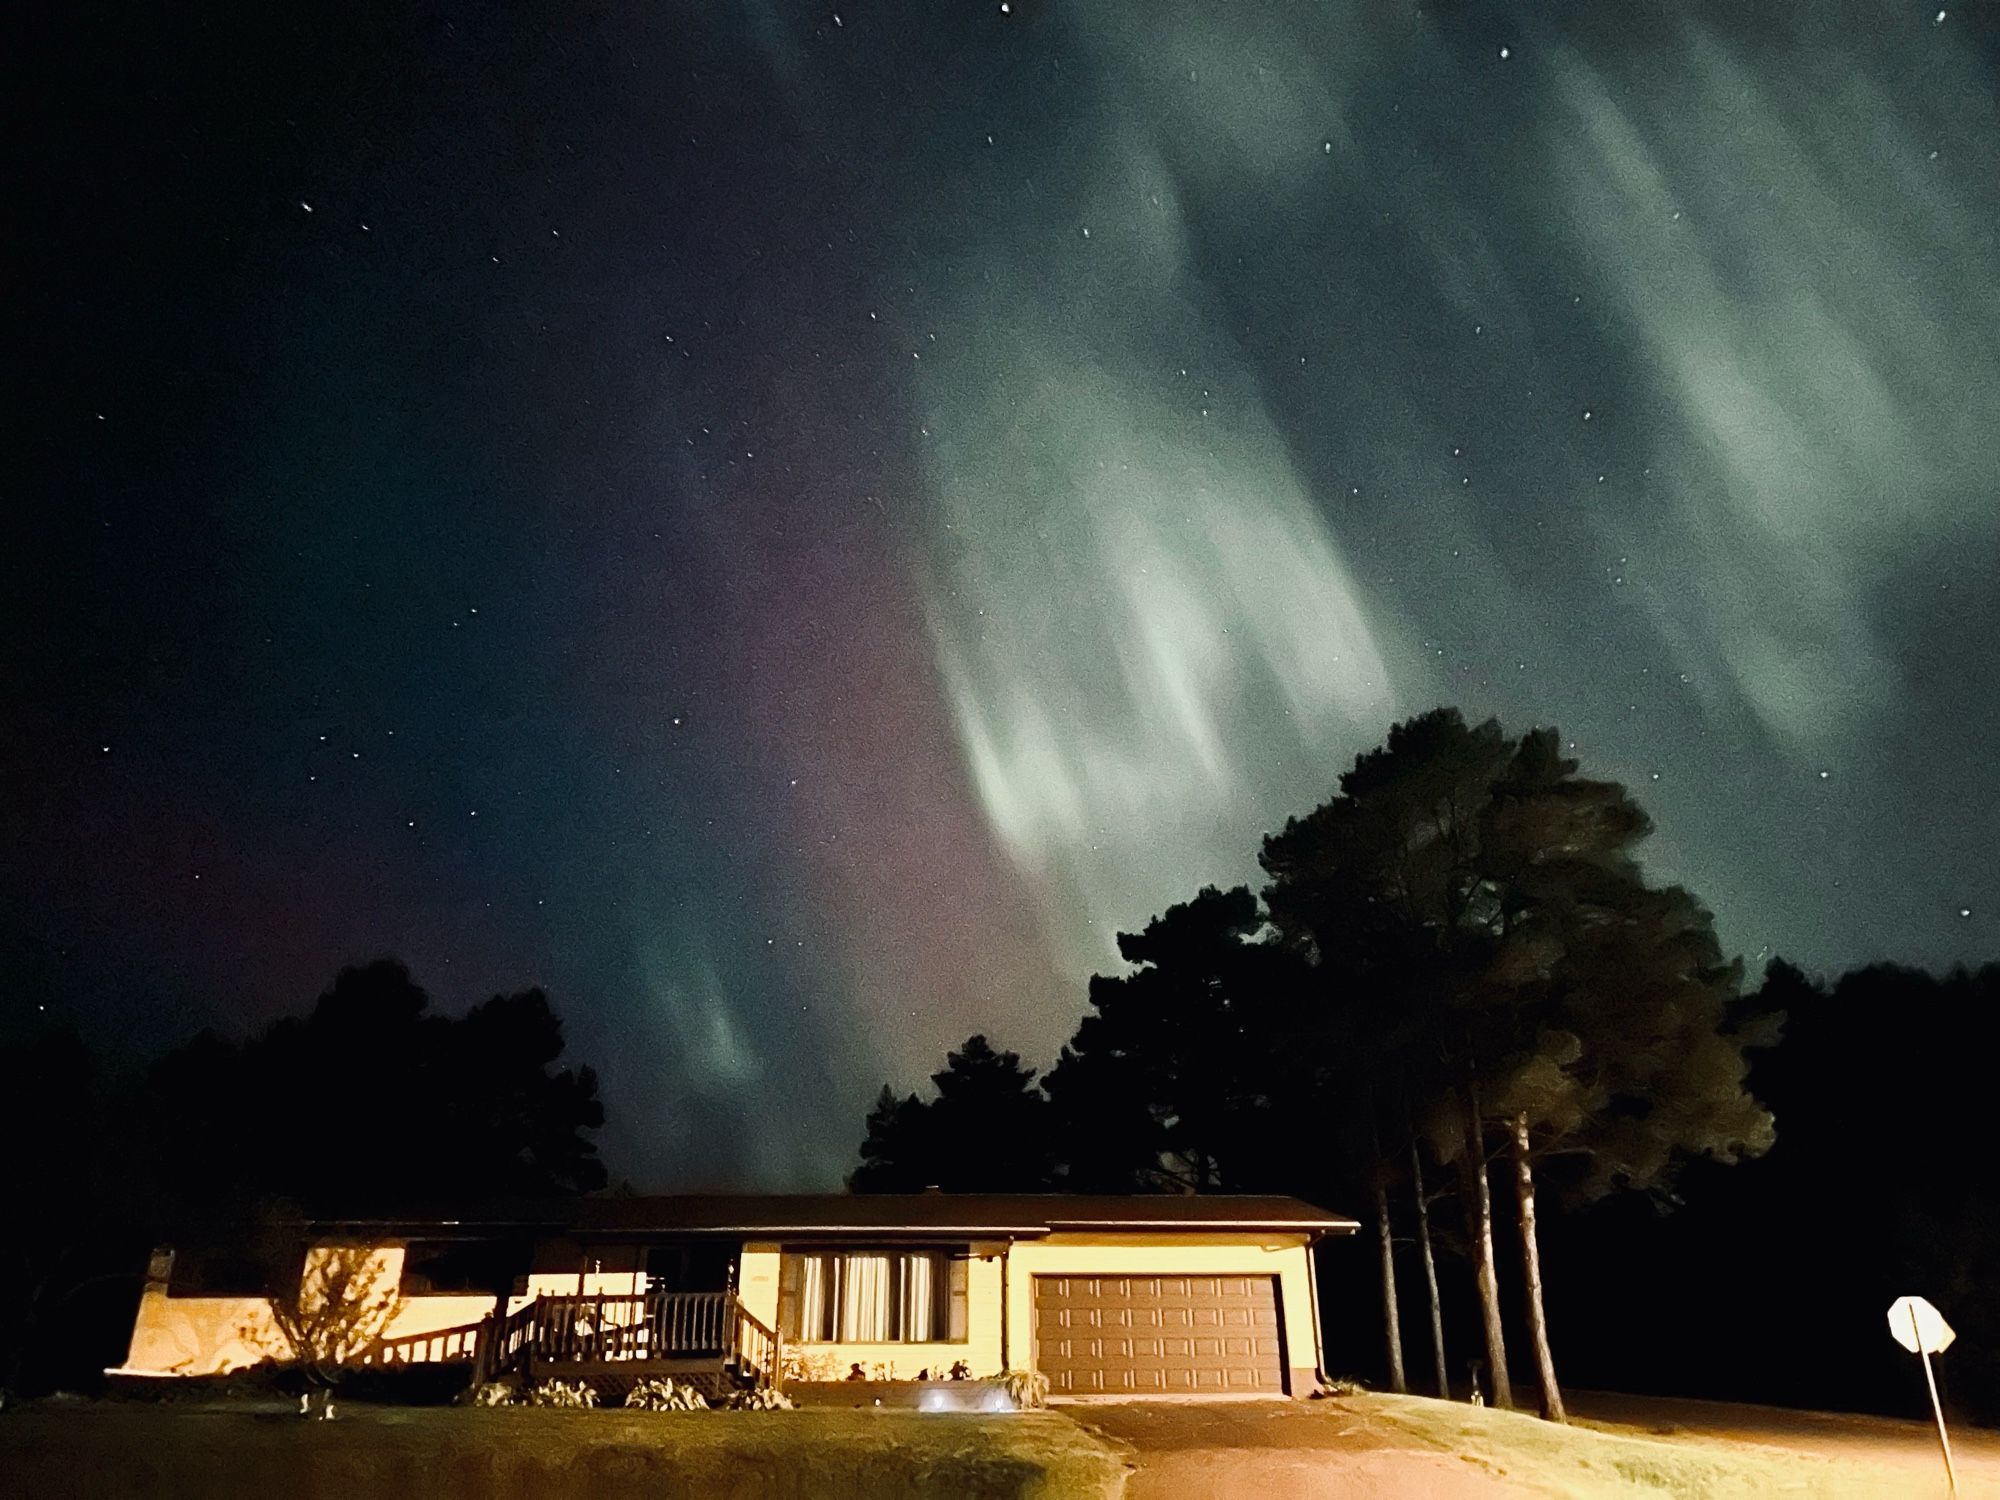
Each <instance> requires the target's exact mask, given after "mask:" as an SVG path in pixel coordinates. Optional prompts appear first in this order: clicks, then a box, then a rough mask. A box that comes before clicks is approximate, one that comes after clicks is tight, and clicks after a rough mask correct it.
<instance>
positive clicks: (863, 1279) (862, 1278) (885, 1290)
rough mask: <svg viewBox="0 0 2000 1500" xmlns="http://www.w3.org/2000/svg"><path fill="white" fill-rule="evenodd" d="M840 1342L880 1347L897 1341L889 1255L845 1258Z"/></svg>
mask: <svg viewBox="0 0 2000 1500" xmlns="http://www.w3.org/2000/svg"><path fill="white" fill-rule="evenodd" d="M837 1259H838V1261H839V1263H840V1340H841V1342H842V1343H844V1344H880V1343H885V1342H887V1341H888V1340H890V1339H893V1338H894V1337H896V1333H895V1327H896V1292H895V1287H896V1278H895V1275H894V1268H893V1266H892V1264H891V1261H890V1257H888V1256H886V1255H842V1256H839V1257H837Z"/></svg>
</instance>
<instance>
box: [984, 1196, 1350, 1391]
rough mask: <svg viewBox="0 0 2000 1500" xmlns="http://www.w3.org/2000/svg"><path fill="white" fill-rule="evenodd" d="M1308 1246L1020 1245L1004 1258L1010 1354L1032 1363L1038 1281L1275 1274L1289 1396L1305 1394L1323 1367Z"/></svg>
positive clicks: (1212, 1239) (1203, 1238) (1055, 1241)
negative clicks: (1041, 1278) (1183, 1275)
mask: <svg viewBox="0 0 2000 1500" xmlns="http://www.w3.org/2000/svg"><path fill="white" fill-rule="evenodd" d="M1306 1245H1307V1241H1306V1238H1305V1236H1303V1235H1296V1234H1294V1235H1262V1236H1244V1237H1223V1236H1220V1235H1205V1234H1204V1235H1193V1234H1186V1233H1182V1234H1170V1233H1167V1234H1116V1235H1113V1234H1105V1235H1074V1234H1053V1235H1050V1236H1048V1237H1047V1238H1046V1239H1039V1240H1023V1241H1020V1242H1019V1243H1017V1244H1016V1245H1015V1246H1014V1247H1013V1249H1012V1250H1011V1251H1010V1252H1009V1253H1008V1256H1007V1357H1008V1359H1009V1360H1010V1361H1012V1363H1013V1365H1014V1367H1015V1368H1017V1369H1027V1368H1029V1367H1030V1366H1031V1365H1032V1364H1033V1362H1034V1357H1035V1281H1034V1279H1035V1277H1037V1276H1168V1275H1174V1274H1189V1275H1207V1276H1275V1277H1277V1278H1278V1313H1279V1319H1280V1323H1281V1326H1282V1327H1283V1328H1284V1332H1285V1359H1286V1363H1287V1364H1288V1365H1289V1366H1290V1376H1289V1378H1290V1386H1291V1393H1292V1394H1293V1395H1294V1396H1303V1395H1306V1394H1307V1393H1309V1392H1310V1391H1311V1390H1312V1388H1313V1383H1314V1376H1315V1374H1316V1372H1317V1371H1318V1369H1319V1365H1320V1353H1319V1330H1318V1328H1317V1327H1316V1326H1315V1322H1314V1306H1313V1296H1312V1260H1311V1257H1310V1255H1309V1254H1308V1253H1307V1249H1306Z"/></svg>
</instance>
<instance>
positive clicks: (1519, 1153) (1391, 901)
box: [1263, 709, 1772, 1419]
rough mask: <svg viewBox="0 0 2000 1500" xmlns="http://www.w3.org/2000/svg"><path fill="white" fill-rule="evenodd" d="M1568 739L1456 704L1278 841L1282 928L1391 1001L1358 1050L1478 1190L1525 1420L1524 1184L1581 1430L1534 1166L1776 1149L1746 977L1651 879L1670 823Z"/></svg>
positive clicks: (1700, 922) (1487, 1259)
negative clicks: (1503, 1224)
mask: <svg viewBox="0 0 2000 1500" xmlns="http://www.w3.org/2000/svg"><path fill="white" fill-rule="evenodd" d="M1558 743H1559V742H1558V737H1557V735H1556V733H1555V731H1554V730H1548V729H1543V730H1536V731H1533V732H1531V733H1529V734H1527V735H1525V736H1523V737H1522V738H1521V739H1520V740H1518V741H1516V740H1512V739H1510V738H1508V737H1507V736H1506V735H1505V734H1504V733H1503V732H1502V731H1501V729H1500V727H1499V726H1498V725H1497V724H1496V723H1492V722H1488V723H1486V724H1482V725H1479V726H1476V727H1468V726H1467V725H1466V724H1465V722H1464V720H1463V719H1462V718H1461V717H1460V716H1459V715H1458V714H1457V712H1456V711H1454V710H1448V709H1446V710H1438V711H1436V712H1433V713H1430V714H1425V715H1423V716H1421V717H1419V718H1417V719H1415V720H1412V721H1410V722H1409V723H1407V724H1401V725H1398V726H1396V727H1395V728H1394V729H1393V730H1392V731H1391V733H1390V736H1389V741H1388V744H1387V745H1386V746H1385V747H1384V748H1383V749H1382V750H1379V751H1375V752H1371V753H1369V754H1367V755H1364V756H1362V757H1360V758H1359V759H1358V760H1357V761H1356V763H1355V767H1354V769H1353V770H1352V771H1351V772H1349V773H1348V774H1347V775H1345V776H1343V777H1342V778H1341V784H1340V793H1339V795H1338V796H1336V797H1335V798H1334V799H1332V800H1331V801H1330V802H1328V803H1327V804H1325V805H1324V806H1323V807H1321V808H1319V809H1317V810H1315V812H1313V813H1312V814H1310V815H1308V816H1307V817H1306V818H1303V819H1298V820H1294V822H1293V823H1291V824H1290V825H1288V826H1287V828H1286V829H1285V830H1284V832H1283V833H1281V834H1279V835H1277V836H1276V837H1274V838H1272V839H1270V840H1267V841H1266V844H1265V849H1264V856H1263V860H1264V867H1265V869H1266V871H1267V872H1268V873H1269V874H1270V875H1271V876H1272V883H1271V886H1270V888H1269V889H1268V890H1267V892H1266V900H1267V902H1268V903H1269V905H1270V907H1271V909H1272V912H1273V915H1274V918H1275V920H1276V921H1277V923H1278V925H1279V927H1280V929H1281V930H1282V931H1285V932H1286V933H1287V934H1288V935H1289V936H1290V937H1291V938H1292V940H1293V941H1294V942H1295V944H1296V945H1298V946H1299V947H1301V948H1302V949H1304V950H1305V951H1308V952H1310V953H1311V954H1313V955H1314V956H1315V957H1316V959H1317V960H1318V961H1319V962H1321V963H1322V964H1327V963H1334V964H1337V965H1338V966H1339V967H1341V968H1342V969H1343V970H1346V971H1349V975H1350V977H1348V978H1346V979H1345V980H1344V982H1345V983H1347V984H1349V985H1350V986H1351V985H1352V983H1353V980H1352V978H1351V972H1352V971H1353V970H1355V969H1357V968H1358V970H1359V972H1360V973H1361V975H1363V976H1364V983H1370V984H1372V987H1373V988H1374V990H1375V992H1376V994H1375V1003H1374V1007H1373V1012H1372V1016H1373V1018H1372V1021H1371V1020H1366V1019H1365V1020H1364V1023H1363V1027H1362V1037H1363V1040H1362V1042H1361V1044H1360V1045H1357V1046H1356V1047H1354V1048H1353V1049H1352V1055H1354V1056H1357V1057H1361V1058H1364V1059H1366V1060H1367V1062H1368V1065H1369V1066H1370V1067H1371V1068H1372V1069H1376V1070H1380V1072H1381V1073H1382V1074H1383V1075H1384V1076H1385V1077H1386V1078H1387V1079H1388V1080H1390V1082H1391V1086H1392V1087H1395V1088H1397V1089H1399V1090H1400V1091H1402V1093H1403V1097H1404V1102H1405V1104H1406V1105H1409V1106H1411V1107H1414V1108H1415V1109H1417V1111H1418V1113H1419V1115H1420V1117H1421V1118H1422V1119H1423V1120H1424V1121H1425V1123H1426V1134H1427V1135H1428V1137H1429V1138H1430V1140H1431V1141H1432V1143H1433V1145H1434V1146H1435V1148H1436V1149H1437V1151H1438V1154H1439V1155H1440V1157H1441V1158H1442V1159H1444V1160H1445V1161H1447V1162H1450V1161H1453V1160H1456V1161H1458V1162H1459V1163H1460V1165H1461V1169H1462V1171H1463V1174H1464V1181H1465V1187H1466V1191H1465V1194H1464V1198H1465V1202H1466V1205H1467V1208H1468V1228H1469V1231H1470V1235H1471V1239H1472V1242H1473V1245H1474V1250H1475V1269H1476V1272H1477V1281H1478V1285H1479V1293H1480V1303H1481V1310H1482V1321H1483V1331H1484V1333H1485V1337H1486V1341H1487V1354H1488V1360H1489V1363H1490V1365H1491V1368H1492V1379H1493V1383H1494V1394H1495V1399H1496V1401H1497V1402H1499V1403H1500V1404H1507V1403H1508V1401H1509V1399H1510V1391H1509V1382H1508V1380H1507V1368H1506V1354H1505V1347H1504V1333H1503V1330H1502V1323H1501V1317H1500V1307H1499V1298H1498V1288H1497V1271H1496V1261H1495V1257H1494V1251H1493V1227H1492V1214H1491V1209H1490V1188H1489V1178H1488V1171H1487V1166H1488V1161H1489V1158H1490V1156H1491V1155H1492V1153H1493V1143H1494V1141H1495V1139H1496V1138H1497V1139H1498V1141H1500V1142H1501V1143H1502V1149H1503V1152H1504V1154H1505V1156H1506V1158H1507V1161H1508V1164H1509V1168H1510V1171H1509V1176H1510V1179H1511V1183H1512V1186H1513V1189H1514V1200H1515V1213H1516V1222H1517V1226H1518V1229H1519V1233H1520V1259H1521V1264H1522V1268H1523V1275H1524V1280H1525V1282H1526V1286H1525V1291H1526V1298H1525V1303H1526V1310H1527V1324H1528V1333H1529V1341H1530V1345H1531V1348H1532V1351H1533V1353H1534V1356H1535V1365H1536V1373H1537V1377H1538V1384H1539V1386H1540V1390H1541V1398H1542V1409H1543V1412H1544V1414H1545V1415H1548V1416H1551V1417H1554V1418H1558V1419H1559V1418H1561V1416H1562V1415H1563V1405H1562V1396H1561V1390H1560V1387H1559V1386H1558V1384H1557V1381H1556V1377H1555V1368H1554V1359H1553V1355H1552V1352H1551V1347H1550V1339H1549V1336H1548V1327H1547V1321H1546V1316H1545V1312H1544V1300H1545V1299H1544V1293H1543V1278H1542V1270H1541V1254H1540V1245H1539V1238H1538V1234H1537V1226H1538V1218H1539V1215H1538V1201H1537V1192H1536V1168H1537V1164H1538V1163H1539V1162H1541V1161H1542V1160H1544V1159H1546V1158H1549V1157H1551V1156H1557V1155H1560V1156H1562V1157H1563V1158H1565V1159H1571V1158H1574V1159H1577V1160H1580V1161H1582V1162H1585V1163H1587V1164H1588V1165H1587V1166H1586V1167H1585V1168H1583V1169H1582V1171H1581V1173H1580V1175H1579V1178H1578V1180H1577V1182H1576V1184H1575V1186H1576V1190H1577V1191H1579V1192H1582V1193H1586V1194H1593V1193H1594V1194H1601V1193H1603V1192H1606V1191H1609V1190H1611V1189H1613V1188H1620V1187H1635V1188H1657V1187H1660V1186H1661V1185H1662V1184H1663V1183H1664V1182H1665V1181H1666V1179H1667V1177H1668V1175H1669V1174H1670V1172H1671V1171H1672V1170H1673V1168H1674V1167H1675V1165H1676V1164H1677V1163H1678V1162H1679V1161H1680V1160H1682V1159H1684V1158H1685V1157H1687V1156H1691V1155H1703V1154H1705V1155H1710V1156H1714V1157H1717V1158H1719V1159H1724V1160H1733V1159H1736V1158H1738V1157H1740V1156H1743V1155H1751V1154H1755V1153H1757V1152H1759V1151H1762V1150H1764V1149H1766V1148H1767V1147H1768V1146H1769V1144H1770V1141H1771V1138H1772V1126H1771V1118H1770V1115H1769V1112H1768V1111H1767V1110H1765V1109H1764V1108H1763V1107H1762V1106H1761V1105H1759V1104H1758V1103H1757V1102H1756V1101H1755V1100H1754V1099H1753V1098H1751V1096H1750V1095H1749V1094H1748V1093H1747V1091H1746V1090H1745V1087H1744V1080H1745V1077H1746V1074H1747V1071H1748V1066H1749V1063H1748V1059H1747V1057H1746V1056H1745V1049H1746V1048H1747V1047H1749V1046H1753V1045H1756V1044H1757V1043H1759V1042H1760V1041H1766V1040H1768V1037H1765V1036H1762V1035H1760V1034H1758V1033H1755V1032H1753V1031H1749V1030H1746V1029H1744V1028H1741V1027H1739V1026H1737V1025H1736V1024H1735V1021H1734V1017H1733V1003H1734V1000H1735V997H1736V992H1737V988H1738V984H1739V980H1740V971H1739V970H1738V969H1737V968H1736V967H1735V966H1734V965H1731V964H1728V963H1727V962H1725V961H1724V959H1723V956H1722V954H1721V951H1720V948H1719V946H1718V945H1717V944H1716V942H1715V938H1714V933H1713V926H1712V922H1711V919H1710V918H1709V916H1708V913H1707V912H1705V911H1704V910H1702V909H1701V908H1700V906H1699V905H1698V904H1697V903H1696V902H1695V901H1694V900H1693V898H1691V897H1690V896H1689V895H1688V894H1687V893H1686V892H1685V891H1681V890H1678V889H1668V890H1664V891H1662V890H1655V889H1653V888H1651V887H1649V886H1648V885H1647V884H1646V882H1645V880H1644V878H1643V875H1642V873H1641V871H1640V869H1639V866H1638V864H1637V862H1636V860H1635V859H1634V857H1633V849H1634V847H1635V846H1636V845H1637V844H1638V842H1639V841H1640V840H1641V839H1643V838H1644V837H1645V836H1646V834H1647V833H1648V832H1650V831H1651V823H1650V821H1649V820H1648V819H1647V818H1646V816H1645V814H1644V813H1643V812H1642V811H1641V810H1640V809H1639V807H1638V806H1637V804H1636V803H1635V802H1634V801H1633V800H1632V798H1631V797H1630V795H1629V794H1628V793H1627V792H1626V791H1625V789H1624V788H1623V787H1621V786H1619V785H1617V784H1616V783H1614V782H1608V781H1597V780H1590V779H1587V778H1583V777H1580V776H1579V775H1578V774H1577V769H1578V767H1577V763H1576V762H1575V761H1574V760H1570V759H1567V758H1565V757H1564V756H1563V755H1562V754H1561V753H1560V751H1559V749H1558Z"/></svg>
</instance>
